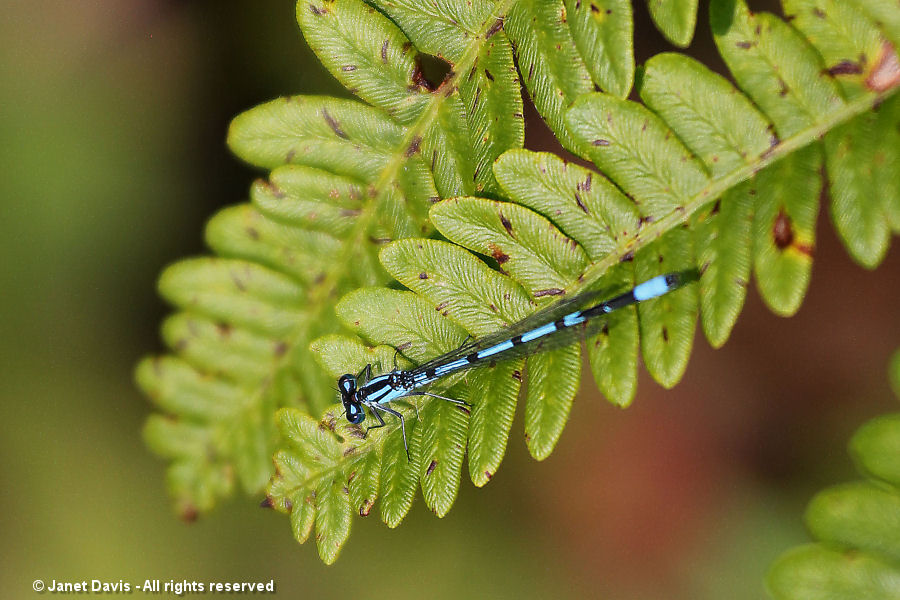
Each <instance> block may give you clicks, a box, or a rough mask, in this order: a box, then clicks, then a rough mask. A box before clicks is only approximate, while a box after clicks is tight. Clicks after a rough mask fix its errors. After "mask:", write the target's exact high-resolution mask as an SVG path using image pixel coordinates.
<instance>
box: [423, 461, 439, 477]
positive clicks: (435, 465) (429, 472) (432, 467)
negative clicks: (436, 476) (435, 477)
mask: <svg viewBox="0 0 900 600" xmlns="http://www.w3.org/2000/svg"><path fill="white" fill-rule="evenodd" d="M435 467H437V461H436V460H432V461H431V463H430V464H429V465H428V470H426V471H425V475H426V476H428V475H431V474H432V473H433V472H434V469H435Z"/></svg>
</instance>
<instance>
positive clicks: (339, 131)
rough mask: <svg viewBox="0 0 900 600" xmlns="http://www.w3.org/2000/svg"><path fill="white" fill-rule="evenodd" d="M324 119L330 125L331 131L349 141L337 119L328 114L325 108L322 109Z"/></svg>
mask: <svg viewBox="0 0 900 600" xmlns="http://www.w3.org/2000/svg"><path fill="white" fill-rule="evenodd" d="M322 117H323V118H324V119H325V122H326V123H328V126H329V127H331V130H332V131H333V132H334V134H335V135H336V136H338V137H339V138H342V139H345V140H346V139H349V138H348V137H347V134H346V133H344V130H343V129H341V124H340V123H338V122H337V119H335V118H334V117H332V116H331V115H330V114H328V111H327V110H325V109H324V108H323V109H322Z"/></svg>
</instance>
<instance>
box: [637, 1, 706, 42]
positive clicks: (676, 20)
mask: <svg viewBox="0 0 900 600" xmlns="http://www.w3.org/2000/svg"><path fill="white" fill-rule="evenodd" d="M698 4H699V2H698V0H647V6H648V7H649V8H650V17H651V18H652V19H653V23H654V24H655V25H656V28H657V29H659V31H660V32H661V33H662V34H663V35H664V36H665V37H666V39H667V40H669V41H670V42H672V43H673V44H675V45H676V46H680V47H682V48H686V47H687V46H688V45H689V44H690V43H691V38H693V37H694V28H695V27H696V25H697V5H698Z"/></svg>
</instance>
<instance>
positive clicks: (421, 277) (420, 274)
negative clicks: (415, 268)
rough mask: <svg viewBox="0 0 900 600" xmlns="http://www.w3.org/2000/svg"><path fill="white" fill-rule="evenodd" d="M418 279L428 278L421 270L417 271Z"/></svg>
mask: <svg viewBox="0 0 900 600" xmlns="http://www.w3.org/2000/svg"><path fill="white" fill-rule="evenodd" d="M419 279H428V273H426V272H425V271H422V272H421V273H419Z"/></svg>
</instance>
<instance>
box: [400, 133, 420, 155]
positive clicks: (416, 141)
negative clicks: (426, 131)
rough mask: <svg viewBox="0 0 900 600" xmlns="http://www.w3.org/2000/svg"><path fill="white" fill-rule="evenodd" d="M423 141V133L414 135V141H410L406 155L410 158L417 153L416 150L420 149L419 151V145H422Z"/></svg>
mask: <svg viewBox="0 0 900 600" xmlns="http://www.w3.org/2000/svg"><path fill="white" fill-rule="evenodd" d="M421 143H422V136H421V135H417V136H414V137H413V139H412V141H411V142H410V143H409V147H408V148H407V149H406V152H405V153H404V156H406V158H409V157H411V156H412V155H413V154H415V153H416V152H418V151H419V145H420V144H421Z"/></svg>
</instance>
